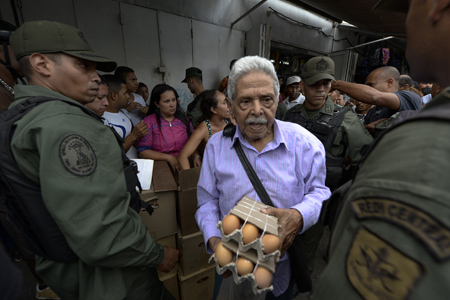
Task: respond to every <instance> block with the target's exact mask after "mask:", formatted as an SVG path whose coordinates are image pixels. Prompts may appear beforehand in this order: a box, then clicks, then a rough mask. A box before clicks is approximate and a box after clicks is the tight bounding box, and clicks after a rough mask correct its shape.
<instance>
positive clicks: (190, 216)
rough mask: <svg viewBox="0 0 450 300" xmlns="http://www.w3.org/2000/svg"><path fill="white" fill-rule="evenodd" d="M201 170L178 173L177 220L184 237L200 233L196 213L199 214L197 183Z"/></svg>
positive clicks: (192, 169)
mask: <svg viewBox="0 0 450 300" xmlns="http://www.w3.org/2000/svg"><path fill="white" fill-rule="evenodd" d="M199 177H200V168H191V169H189V170H183V171H180V172H179V173H178V184H179V190H178V201H177V220H178V225H179V226H180V230H181V234H182V235H183V236H186V235H190V234H192V233H196V232H198V231H199V230H200V229H199V228H198V225H197V222H196V221H195V213H196V212H197V183H198V179H199Z"/></svg>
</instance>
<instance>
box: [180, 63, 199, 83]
mask: <svg viewBox="0 0 450 300" xmlns="http://www.w3.org/2000/svg"><path fill="white" fill-rule="evenodd" d="M194 76H198V77H200V78H202V77H203V75H202V70H200V69H199V68H196V67H191V68H187V69H186V76H185V77H184V79H183V81H182V82H186V79H188V78H189V77H194Z"/></svg>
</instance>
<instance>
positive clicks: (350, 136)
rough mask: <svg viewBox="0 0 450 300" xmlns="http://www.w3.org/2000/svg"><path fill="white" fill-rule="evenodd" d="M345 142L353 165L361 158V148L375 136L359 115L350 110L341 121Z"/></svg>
mask: <svg viewBox="0 0 450 300" xmlns="http://www.w3.org/2000/svg"><path fill="white" fill-rule="evenodd" d="M341 127H342V128H343V134H344V137H343V138H344V142H346V143H347V149H348V155H349V157H350V161H351V163H352V165H353V166H355V165H357V164H358V162H359V161H360V160H361V149H362V148H363V147H364V146H365V145H369V144H370V143H372V141H373V138H372V136H371V135H370V133H369V132H368V131H367V130H366V128H365V127H364V125H362V124H361V122H360V121H359V119H358V116H357V115H356V114H355V113H354V112H352V111H349V112H347V113H346V114H345V117H344V120H343V121H342V123H341Z"/></svg>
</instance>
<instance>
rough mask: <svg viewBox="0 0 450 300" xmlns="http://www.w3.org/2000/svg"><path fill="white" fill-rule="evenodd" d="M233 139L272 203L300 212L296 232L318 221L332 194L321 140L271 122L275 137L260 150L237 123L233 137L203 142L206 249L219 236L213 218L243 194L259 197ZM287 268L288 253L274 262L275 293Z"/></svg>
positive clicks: (200, 190)
mask: <svg viewBox="0 0 450 300" xmlns="http://www.w3.org/2000/svg"><path fill="white" fill-rule="evenodd" d="M236 139H239V141H240V142H241V144H242V148H243V150H244V153H245V154H246V156H247V158H248V160H249V162H250V164H251V165H252V167H253V168H254V170H255V172H256V174H258V177H259V179H260V180H261V183H262V184H263V185H264V187H265V188H266V190H267V193H268V194H269V196H270V198H271V200H272V202H273V204H274V205H275V206H276V207H279V208H294V209H297V210H298V211H299V212H300V213H301V214H302V216H303V222H304V224H303V229H302V231H300V232H299V233H302V232H304V231H305V230H307V229H308V228H310V227H311V226H312V225H314V224H315V223H316V222H317V220H318V218H319V214H320V209H321V207H322V202H323V201H324V200H326V199H328V198H329V196H330V190H329V189H328V188H327V187H326V186H325V176H326V168H325V151H324V148H323V146H322V143H321V142H320V141H319V140H318V139H317V138H316V137H315V136H313V135H312V134H311V133H309V132H308V131H307V130H306V129H304V128H302V127H301V126H299V125H297V124H293V123H288V122H283V121H279V120H275V122H274V139H273V140H272V141H271V142H269V143H268V144H267V145H266V147H265V148H264V149H263V150H262V151H261V152H258V151H257V150H256V149H255V148H254V147H253V146H251V145H250V144H249V142H248V141H247V140H246V139H245V138H244V137H243V135H242V133H241V131H240V129H239V127H238V126H237V127H236V134H235V136H234V138H233V140H231V138H229V137H224V136H223V135H222V134H215V135H213V136H212V137H211V138H210V139H209V142H208V144H207V145H206V150H205V154H204V158H203V164H202V170H201V174H200V179H199V182H198V187H197V199H198V210H197V213H196V215H195V217H196V220H197V223H198V224H199V227H200V230H201V231H202V233H203V236H204V239H205V244H206V245H207V251H208V252H209V253H212V251H211V249H210V248H209V245H208V240H209V239H210V238H211V237H213V236H217V237H220V231H219V230H218V229H217V228H216V225H217V222H218V221H219V220H222V219H223V217H224V216H225V215H226V214H228V212H229V211H230V210H231V209H232V208H233V207H234V205H236V203H237V202H239V200H241V198H242V197H243V196H245V195H248V196H250V197H252V198H254V199H256V200H258V201H261V200H260V199H259V197H258V195H257V194H256V192H255V190H254V189H253V186H252V184H251V182H250V180H249V178H248V176H247V174H246V172H245V170H244V168H243V167H242V164H241V162H240V160H239V158H238V156H237V154H236V151H235V150H234V148H233V142H234V140H236ZM290 272H291V271H290V265H289V258H288V253H286V255H285V256H284V257H283V258H282V259H281V260H280V262H279V263H278V264H277V268H276V272H275V275H274V280H273V282H272V284H273V286H274V290H273V293H274V295H275V296H279V295H281V294H282V293H283V292H284V291H285V290H286V289H287V287H288V285H289V279H290Z"/></svg>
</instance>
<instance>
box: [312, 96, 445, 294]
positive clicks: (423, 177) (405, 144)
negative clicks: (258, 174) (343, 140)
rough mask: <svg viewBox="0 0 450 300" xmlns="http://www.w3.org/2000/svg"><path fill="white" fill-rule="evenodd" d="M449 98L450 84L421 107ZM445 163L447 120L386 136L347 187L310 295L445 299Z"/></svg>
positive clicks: (419, 124)
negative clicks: (327, 253) (325, 259)
mask: <svg viewBox="0 0 450 300" xmlns="http://www.w3.org/2000/svg"><path fill="white" fill-rule="evenodd" d="M448 103H450V88H447V89H446V90H444V91H443V92H442V93H441V94H439V96H437V98H436V99H434V100H433V101H432V102H430V103H429V104H428V105H427V106H426V107H425V108H424V110H423V112H426V111H427V110H428V109H431V108H433V107H437V106H440V105H443V104H448ZM419 114H420V113H419ZM449 170H450V122H444V121H441V120H420V121H412V122H409V123H407V124H404V125H401V126H399V127H397V128H395V129H393V130H392V131H390V132H388V133H387V134H386V135H384V136H383V137H382V139H381V140H380V141H379V143H378V144H377V145H376V146H375V148H374V149H373V151H372V152H371V153H369V155H368V157H367V159H366V160H365V162H364V164H363V165H362V167H361V169H360V170H359V171H358V173H357V176H356V179H355V181H354V183H353V186H352V187H351V190H350V192H349V196H348V198H347V201H346V202H345V204H344V206H343V209H342V212H341V214H340V216H339V219H338V223H337V226H336V228H335V230H334V233H333V236H332V240H331V247H330V261H329V263H328V266H327V267H326V269H325V271H324V273H323V275H322V277H321V280H320V282H319V285H318V287H317V289H316V290H315V294H314V296H315V297H314V299H346V300H348V299H361V298H364V299H410V300H414V299H447V298H448V297H449V294H450V286H449V284H448V282H449V274H450V260H449V258H450V218H449V212H450V210H449V207H450V185H449V182H450V175H449V174H450V173H449Z"/></svg>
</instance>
